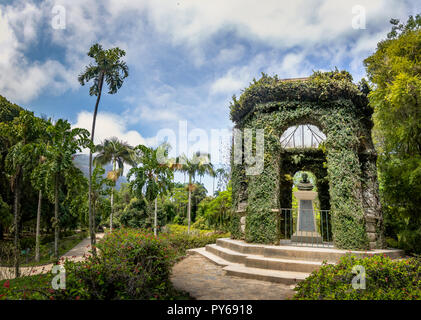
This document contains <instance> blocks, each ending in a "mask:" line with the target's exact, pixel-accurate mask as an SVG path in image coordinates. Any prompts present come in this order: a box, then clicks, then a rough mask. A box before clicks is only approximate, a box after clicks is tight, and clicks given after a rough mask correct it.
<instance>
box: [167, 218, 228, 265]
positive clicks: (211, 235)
mask: <svg viewBox="0 0 421 320" xmlns="http://www.w3.org/2000/svg"><path fill="white" fill-rule="evenodd" d="M165 229H166V230H163V233H162V235H164V236H165V237H166V239H167V240H168V242H169V245H170V246H171V248H173V249H174V250H175V251H176V252H177V256H178V257H181V256H184V255H185V254H186V251H187V250H188V249H193V248H202V247H204V246H206V245H207V244H211V243H215V242H216V240H217V239H219V238H227V237H229V236H230V234H229V233H223V232H215V231H211V230H197V229H194V228H191V229H190V233H187V229H188V228H187V226H180V225H167V226H166V227H165Z"/></svg>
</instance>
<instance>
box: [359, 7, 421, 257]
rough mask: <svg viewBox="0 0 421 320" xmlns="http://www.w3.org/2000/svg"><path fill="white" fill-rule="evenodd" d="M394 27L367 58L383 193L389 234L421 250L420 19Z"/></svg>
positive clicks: (392, 22) (397, 22) (412, 18)
mask: <svg viewBox="0 0 421 320" xmlns="http://www.w3.org/2000/svg"><path fill="white" fill-rule="evenodd" d="M391 24H392V31H391V32H390V33H389V34H388V36H387V39H385V40H383V41H381V42H380V43H379V44H378V45H377V50H376V52H375V53H374V54H373V55H371V56H370V57H368V58H367V59H365V60H364V64H365V66H366V69H367V74H368V78H369V80H370V81H371V82H372V83H373V90H372V91H371V93H370V94H369V99H370V105H371V106H372V107H373V108H374V115H373V118H374V129H373V135H374V140H375V144H376V148H377V151H378V169H379V177H380V190H381V194H382V198H383V202H384V206H383V207H384V209H385V211H386V212H385V213H386V214H385V220H386V231H387V233H388V235H389V236H394V237H397V239H398V242H399V243H398V244H399V246H401V247H403V248H405V249H408V250H411V251H417V252H421V215H420V214H419V212H420V209H419V208H420V207H421V197H420V196H419V195H420V194H421V184H420V182H419V181H420V180H421V112H420V111H421V64H420V61H421V15H417V16H416V17H415V18H414V17H412V16H410V17H409V19H408V21H407V23H406V24H400V23H399V20H396V19H392V20H391Z"/></svg>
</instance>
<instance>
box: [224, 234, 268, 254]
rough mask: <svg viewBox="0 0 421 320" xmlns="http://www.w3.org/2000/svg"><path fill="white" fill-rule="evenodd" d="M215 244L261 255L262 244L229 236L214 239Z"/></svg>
mask: <svg viewBox="0 0 421 320" xmlns="http://www.w3.org/2000/svg"><path fill="white" fill-rule="evenodd" d="M216 244H217V245H218V246H220V247H223V248H227V249H230V250H233V251H237V252H240V253H246V254H255V255H263V251H264V247H265V246H264V245H261V244H254V243H245V242H243V241H236V240H232V239H230V238H220V239H217V240H216Z"/></svg>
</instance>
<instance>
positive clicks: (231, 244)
mask: <svg viewBox="0 0 421 320" xmlns="http://www.w3.org/2000/svg"><path fill="white" fill-rule="evenodd" d="M188 253H189V254H200V255H202V256H203V257H205V258H207V259H208V260H209V261H211V262H213V263H215V264H217V265H219V266H222V267H223V270H225V271H226V274H227V275H231V276H238V277H243V278H248V279H256V280H264V281H270V282H276V283H283V284H290V285H291V284H296V283H298V282H299V281H302V280H304V279H305V278H306V277H307V276H309V274H310V273H311V272H313V271H315V270H317V269H318V268H320V266H321V265H322V263H323V261H326V262H327V263H335V262H337V261H338V260H339V259H340V257H342V256H344V255H345V254H347V253H351V254H354V255H356V256H359V257H364V256H369V255H373V254H386V255H388V256H390V257H391V258H400V257H401V256H402V255H403V251H402V250H397V249H387V250H371V251H347V250H340V249H334V248H317V247H297V246H291V245H280V246H271V245H262V244H251V243H246V242H244V241H241V240H233V239H229V238H222V239H218V240H217V241H216V244H209V245H207V246H206V247H204V248H198V249H191V250H188Z"/></svg>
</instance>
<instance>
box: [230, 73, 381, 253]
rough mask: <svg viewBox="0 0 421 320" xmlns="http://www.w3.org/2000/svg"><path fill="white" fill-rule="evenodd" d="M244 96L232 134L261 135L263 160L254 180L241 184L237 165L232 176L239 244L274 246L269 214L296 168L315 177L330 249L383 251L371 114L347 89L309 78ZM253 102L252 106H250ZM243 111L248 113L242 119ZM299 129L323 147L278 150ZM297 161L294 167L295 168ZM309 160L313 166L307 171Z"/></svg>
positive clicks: (352, 89) (347, 84)
mask: <svg viewBox="0 0 421 320" xmlns="http://www.w3.org/2000/svg"><path fill="white" fill-rule="evenodd" d="M265 81H266V80H265ZM271 81H272V80H271ZM250 88H251V89H250ZM250 88H248V89H246V90H245V92H244V94H243V95H245V98H243V97H242V98H243V100H242V103H238V105H237V108H238V109H241V108H243V109H241V115H242V117H241V118H240V119H238V120H237V121H236V128H238V129H240V130H241V129H245V128H248V129H264V134H265V154H264V169H263V172H262V173H261V174H260V175H256V176H245V174H244V170H243V168H244V166H241V165H240V166H233V170H232V172H233V175H232V181H233V202H234V205H236V206H238V205H239V201H238V196H239V195H240V194H243V195H245V196H244V197H243V199H242V201H241V203H242V206H243V208H244V209H243V214H245V215H246V228H245V235H244V238H245V240H246V241H249V242H264V243H276V242H277V241H278V239H279V231H278V226H279V222H278V217H277V213H276V209H277V208H280V207H281V204H282V205H284V204H287V203H286V202H287V200H286V197H283V196H282V191H283V188H285V190H287V189H289V188H288V181H287V179H285V176H284V175H285V172H291V170H294V165H293V164H295V168H296V169H302V168H308V169H309V171H312V172H313V170H314V171H316V172H317V171H318V170H320V173H319V177H320V181H321V185H320V189H321V190H323V192H324V194H325V195H326V194H328V196H325V197H323V200H321V202H323V204H322V205H323V207H324V208H329V209H331V213H332V228H333V240H334V243H335V246H337V247H339V248H347V249H367V248H369V247H370V248H379V247H383V246H384V242H383V237H382V218H381V207H380V202H379V199H378V189H377V176H376V170H375V168H376V166H375V152H374V149H372V148H371V146H372V141H371V127H372V124H371V120H369V119H370V117H369V116H370V115H371V113H370V112H371V111H370V110H369V108H368V106H367V104H368V102H367V99H366V97H365V96H364V95H362V93H361V92H360V91H359V90H358V88H357V87H356V86H355V85H354V84H352V83H351V82H350V81H349V82H344V81H337V80H327V81H326V82H324V83H322V84H321V83H320V82H318V81H316V80H313V79H312V78H310V79H308V80H305V81H302V80H300V81H294V82H293V84H291V82H286V81H282V80H278V79H275V80H273V82H271V83H270V85H267V84H266V83H261V84H260V85H259V86H258V85H256V84H255V85H254V86H253V85H252V86H251V87H250ZM248 90H249V91H248ZM253 90H255V91H253ZM250 91H251V93H250ZM248 93H249V94H248ZM257 94H260V97H259V100H258V102H257V101H255V100H254V99H255V96H256V95H257ZM322 96H327V98H324V99H321V98H320V97H322ZM245 107H248V108H250V111H249V112H248V113H245V111H244V108H245ZM232 108H233V107H232ZM232 110H233V109H232ZM244 114H245V115H244ZM233 118H235V116H233ZM298 124H312V125H315V126H317V127H318V128H319V129H320V130H321V131H322V132H323V133H324V134H325V135H326V141H325V143H324V145H323V147H322V148H319V149H315V150H313V151H310V150H298V149H297V150H285V149H283V148H282V146H281V144H280V140H279V138H280V136H281V134H282V133H283V132H284V131H285V130H286V129H287V128H288V127H290V126H292V125H298ZM298 156H300V157H301V160H300V161H298V163H295V162H294V161H296V160H297V157H298ZM309 156H312V157H315V158H317V159H319V160H317V161H313V163H312V164H311V163H310V162H311V161H308V157H309ZM293 159H295V160H293ZM303 159H304V160H303ZM301 162H302V163H301ZM306 162H309V163H306ZM289 167H291V168H289ZM298 167H300V168H298ZM319 177H318V180H319ZM235 220H236V219H234V221H235ZM232 233H233V235H234V237H236V236H237V237H238V236H241V235H239V234H238V232H237V233H236V227H235V222H234V223H233V230H232Z"/></svg>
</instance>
